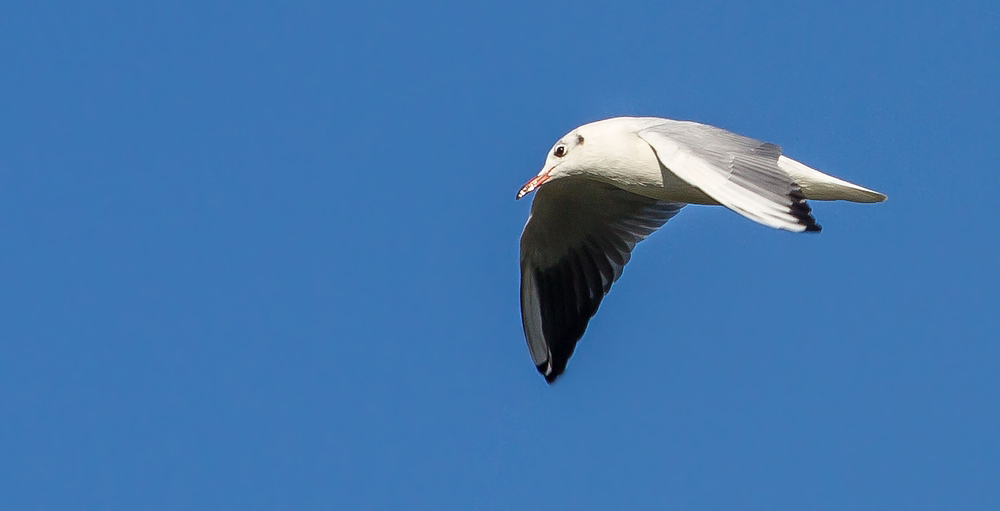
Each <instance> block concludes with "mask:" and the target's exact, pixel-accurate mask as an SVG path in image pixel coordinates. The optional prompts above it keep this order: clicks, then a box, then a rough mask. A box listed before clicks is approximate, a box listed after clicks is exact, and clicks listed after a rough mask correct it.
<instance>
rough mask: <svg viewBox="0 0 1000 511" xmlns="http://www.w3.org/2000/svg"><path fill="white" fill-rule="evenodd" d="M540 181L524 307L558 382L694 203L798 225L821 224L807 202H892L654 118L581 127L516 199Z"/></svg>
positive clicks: (741, 142) (720, 135) (709, 131)
mask: <svg viewBox="0 0 1000 511" xmlns="http://www.w3.org/2000/svg"><path fill="white" fill-rule="evenodd" d="M535 189H538V192H537V194H536V197H535V200H534V202H533V203H532V207H531V215H530V217H529V218H528V223H527V225H525V228H524V233H523V234H522V236H521V316H522V321H523V323H524V332H525V337H526V339H527V341H528V347H529V350H530V351H531V355H532V358H533V359H534V361H535V364H536V366H537V367H538V370H539V372H541V373H542V375H543V376H545V378H546V380H547V381H549V382H550V383H551V382H552V381H554V380H555V378H556V377H557V376H559V374H561V373H562V371H563V370H564V369H565V366H566V362H567V361H568V360H569V357H570V355H572V353H573V350H574V348H575V346H576V342H577V340H579V338H580V337H581V336H582V335H583V332H584V330H585V329H586V327H587V323H588V322H589V320H590V318H591V317H592V316H593V315H594V314H595V313H596V312H597V307H598V306H599V305H600V302H601V300H602V299H603V297H604V295H605V294H607V292H608V291H609V290H610V288H611V284H613V283H614V281H615V280H617V279H618V277H620V276H621V271H622V268H624V266H625V264H626V263H627V262H628V260H629V258H630V255H631V251H632V248H633V247H634V246H635V244H636V243H638V242H639V241H641V240H642V239H644V238H645V237H646V236H648V235H649V234H650V233H652V232H653V231H654V230H656V229H657V228H659V227H660V226H661V225H663V224H664V223H665V222H666V221H667V220H669V219H670V218H671V217H673V216H674V215H676V214H677V213H678V212H679V211H680V209H681V208H682V207H683V206H684V205H685V204H709V205H720V204H721V205H724V206H726V207H728V208H729V209H732V210H733V211H736V212H737V213H740V214H741V215H743V216H746V217H747V218H749V219H751V220H754V221H756V222H759V223H761V224H764V225H768V226H771V227H775V228H779V229H785V230H789V231H794V232H800V231H818V230H819V229H820V227H819V225H818V224H816V221H815V219H813V217H812V214H811V210H810V208H809V206H808V205H807V204H806V202H805V201H806V199H817V200H849V201H854V202H881V201H882V200H885V196H884V195H882V194H880V193H878V192H874V191H872V190H868V189H866V188H863V187H860V186H857V185H854V184H852V183H848V182H846V181H842V180H840V179H837V178H835V177H833V176H829V175H826V174H823V173H822V172H819V171H817V170H814V169H811V168H809V167H807V166H805V165H803V164H801V163H799V162H797V161H795V160H792V159H790V158H788V157H786V156H783V155H782V154H781V150H780V149H779V148H778V147H777V146H775V145H773V144H768V143H765V142H760V141H758V140H754V139H750V138H747V137H742V136H740V135H736V134H733V133H730V132H728V131H725V130H722V129H720V128H715V127H712V126H708V125H704V124H699V123H695V122H690V121H673V120H669V119H660V118H655V117H616V118H612V119H606V120H603V121H598V122H594V123H590V124H586V125H583V126H580V127H579V128H576V129H575V130H573V131H571V132H570V133H568V134H567V135H566V136H564V137H563V138H562V139H560V140H559V141H558V142H557V143H556V145H555V146H554V147H553V149H552V151H550V153H549V156H548V158H547V159H546V162H545V166H544V167H543V168H542V171H541V172H539V174H538V175H537V176H536V177H535V178H533V179H532V180H531V181H529V182H528V183H527V184H525V185H524V187H523V188H522V189H521V190H520V192H518V198H521V197H523V196H524V195H526V194H528V193H530V192H532V191H534V190H535Z"/></svg>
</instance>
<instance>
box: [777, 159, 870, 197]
mask: <svg viewBox="0 0 1000 511" xmlns="http://www.w3.org/2000/svg"><path fill="white" fill-rule="evenodd" d="M778 167H781V169H782V170H784V171H785V172H787V173H788V175H789V176H791V177H792V179H793V180H794V181H795V183H796V184H798V185H799V186H800V187H801V188H802V194H803V195H805V196H806V198H807V199H815V200H848V201H851V202H882V201H884V200H885V199H886V197H885V195H883V194H881V193H878V192H876V191H874V190H869V189H867V188H864V187H862V186H858V185H856V184H853V183H848V182H847V181H844V180H842V179H837V178H835V177H833V176H830V175H827V174H824V173H822V172H820V171H818V170H816V169H813V168H810V167H807V166H805V165H803V164H801V163H799V162H797V161H795V160H793V159H791V158H789V157H787V156H780V157H778Z"/></svg>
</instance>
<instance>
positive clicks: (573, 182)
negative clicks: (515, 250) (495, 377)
mask: <svg viewBox="0 0 1000 511" xmlns="http://www.w3.org/2000/svg"><path fill="white" fill-rule="evenodd" d="M683 206H684V204H683V203H678V202H667V201H660V200H656V199H651V198H648V197H644V196H641V195H637V194H634V193H631V192H627V191H625V190H622V189H620V188H616V187H614V186H611V185H608V184H605V183H601V182H598V181H592V180H589V179H584V178H575V177H569V178H560V179H556V180H553V181H551V182H549V183H547V184H546V185H545V186H542V187H540V188H539V189H538V191H537V192H536V194H535V199H534V201H533V202H532V204H531V215H530V216H529V217H528V223H527V225H525V226H524V232H523V233H522V234H521V321H522V323H523V326H524V336H525V338H526V339H527V341H528V349H529V350H530V351H531V358H532V359H533V360H534V362H535V366H536V367H537V368H538V372H540V373H542V375H543V376H545V380H546V381H548V382H549V383H552V382H553V381H555V379H556V377H558V376H559V375H560V374H561V373H562V372H563V370H564V369H565V368H566V362H567V361H569V357H570V356H571V355H572V354H573V349H574V348H575V347H576V343H577V341H578V340H579V339H580V337H581V336H583V332H584V330H586V329H587V323H589V322H590V318H591V317H593V316H594V314H595V313H596V312H597V307H598V306H599V305H600V304H601V300H602V299H603V298H604V295H605V294H607V293H608V291H609V290H610V289H611V284H613V283H614V282H615V281H616V280H618V277H620V276H621V274H622V268H624V267H625V264H626V263H628V261H629V258H630V257H631V253H632V249H633V248H634V247H635V244H636V243H638V242H640V241H642V240H643V239H645V238H646V236H649V234H650V233H652V232H653V231H655V230H656V229H657V228H659V227H660V226H661V225H663V224H664V223H666V221H667V220H669V219H670V218H672V217H673V216H674V215H676V214H677V212H678V211H680V209H681V208H682V207H683Z"/></svg>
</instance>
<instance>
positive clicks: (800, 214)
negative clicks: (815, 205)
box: [789, 189, 823, 232]
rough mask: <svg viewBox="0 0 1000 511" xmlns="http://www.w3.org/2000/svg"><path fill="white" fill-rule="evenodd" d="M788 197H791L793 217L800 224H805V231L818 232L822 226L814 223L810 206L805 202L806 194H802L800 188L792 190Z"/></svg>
mask: <svg viewBox="0 0 1000 511" xmlns="http://www.w3.org/2000/svg"><path fill="white" fill-rule="evenodd" d="M789 197H791V199H792V201H793V202H792V208H791V209H792V214H793V215H795V219H796V220H798V221H799V223H800V224H802V225H804V226H806V232H820V231H822V230H823V227H822V226H821V225H819V224H817V223H816V219H815V218H814V217H813V216H812V208H811V207H810V206H809V203H808V202H806V196H805V195H803V194H802V190H801V189H796V190H793V191H792V193H791V194H789Z"/></svg>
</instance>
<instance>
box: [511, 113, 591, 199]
mask: <svg viewBox="0 0 1000 511" xmlns="http://www.w3.org/2000/svg"><path fill="white" fill-rule="evenodd" d="M586 141H587V139H586V138H585V137H584V136H583V135H582V134H581V133H580V129H579V128H578V129H575V130H573V131H571V132H569V133H568V134H567V135H566V136H564V137H563V138H561V139H559V141H558V142H556V143H555V145H553V146H552V149H551V150H550V151H549V154H548V156H546V157H545V165H543V166H542V171H541V172H539V173H538V175H537V176H535V177H533V178H531V180H530V181H528V182H527V183H525V184H524V186H522V187H521V190H520V191H518V192H517V198H518V199H520V198H521V197H524V196H525V195H528V194H529V193H531V192H533V191H535V189H536V188H538V187H539V186H542V185H543V184H544V183H545V182H546V181H550V180H552V179H556V178H559V177H564V176H571V175H574V174H580V173H581V172H580V170H581V169H582V168H583V167H582V164H583V162H584V161H586V160H587V156H588V154H587V153H589V152H590V151H588V148H587V144H586Z"/></svg>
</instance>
